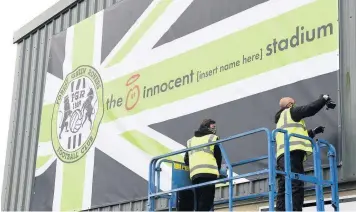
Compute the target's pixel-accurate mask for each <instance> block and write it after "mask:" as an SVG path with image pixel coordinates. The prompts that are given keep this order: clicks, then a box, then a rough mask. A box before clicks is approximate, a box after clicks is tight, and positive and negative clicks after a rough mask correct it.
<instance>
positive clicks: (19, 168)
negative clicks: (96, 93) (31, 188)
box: [14, 35, 33, 210]
mask: <svg viewBox="0 0 356 212" xmlns="http://www.w3.org/2000/svg"><path fill="white" fill-rule="evenodd" d="M32 39H33V36H32V35H31V36H30V37H29V38H28V41H29V42H28V49H27V50H26V54H27V56H26V61H25V66H24V71H25V74H26V75H25V76H26V77H25V78H24V80H23V83H22V89H23V90H24V92H23V95H22V96H21V98H22V99H21V108H23V109H21V114H22V116H21V119H22V121H21V122H22V128H21V129H22V130H21V131H20V134H21V136H20V137H19V139H20V140H19V141H18V142H19V144H20V145H19V150H20V151H18V152H16V156H15V157H16V161H15V172H17V176H16V179H17V180H16V181H17V183H16V184H17V185H16V187H15V189H14V192H15V193H14V195H15V197H16V199H15V200H16V201H15V202H14V210H22V209H21V204H22V202H21V201H20V199H21V195H22V193H23V189H22V188H23V187H21V186H23V185H22V183H21V181H22V179H23V167H24V166H25V165H26V161H25V160H26V158H24V155H23V154H24V152H25V151H26V147H27V144H28V142H27V141H28V139H27V136H28V130H27V125H28V120H29V119H30V118H29V117H28V116H27V114H28V110H29V105H28V99H29V91H30V89H29V87H30V84H29V83H30V78H31V66H32V56H33V55H32V46H33V42H32ZM20 188H21V189H20Z"/></svg>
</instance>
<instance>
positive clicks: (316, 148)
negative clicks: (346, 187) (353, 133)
mask: <svg viewBox="0 0 356 212" xmlns="http://www.w3.org/2000/svg"><path fill="white" fill-rule="evenodd" d="M259 132H265V133H266V136H267V141H268V156H261V157H258V158H253V159H248V160H243V161H240V162H235V163H231V162H230V160H229V158H228V156H227V153H226V151H225V149H224V148H223V146H222V143H223V142H226V141H230V140H234V139H237V138H242V137H245V136H248V135H252V134H256V133H259ZM277 133H283V134H284V162H285V170H284V172H283V171H278V170H276V154H275V147H276V139H275V137H276V134H277ZM291 137H297V138H301V139H306V140H308V141H310V142H311V144H312V148H313V160H314V176H307V175H304V174H298V173H293V172H291V166H290V163H289V161H290V152H289V147H290V144H289V140H290V138H291ZM216 144H218V145H219V146H220V149H221V153H222V157H223V159H224V160H225V163H226V165H227V168H228V171H229V175H228V176H229V177H227V178H224V179H217V180H214V181H210V182H206V183H201V184H196V185H190V186H185V187H181V188H176V189H172V190H169V191H162V192H159V189H160V171H161V168H160V166H161V164H162V163H163V162H168V163H171V162H172V161H170V160H167V159H163V158H167V157H170V156H173V155H178V154H181V153H185V152H188V151H191V150H195V149H199V148H202V147H206V146H211V145H216ZM321 147H326V148H328V154H327V156H328V158H329V165H330V180H323V176H322V167H321V157H320V148H321ZM160 159H163V160H160ZM265 159H268V169H263V170H260V171H256V172H251V173H247V174H242V175H238V176H233V174H232V172H233V171H232V168H233V167H235V166H240V165H244V164H248V163H253V162H256V161H260V160H265ZM159 160H160V161H159ZM158 161H159V163H158V165H157V162H158ZM156 165H157V166H156ZM156 172H157V186H156ZM266 173H268V182H269V191H268V192H264V193H260V194H252V195H248V196H243V197H237V198H233V197H234V194H233V180H235V179H239V178H246V177H251V176H254V175H260V174H266ZM277 173H278V174H280V175H284V176H285V191H286V192H285V207H286V208H285V209H286V211H292V210H293V204H292V186H291V181H292V179H296V180H301V181H304V182H310V183H313V184H315V190H316V203H317V210H318V211H324V197H323V188H324V187H331V192H332V206H333V208H334V210H335V211H339V196H338V179H337V176H338V175H337V166H336V151H335V148H334V147H333V145H331V144H329V143H328V142H327V141H325V140H322V139H319V140H318V141H314V139H312V138H310V137H306V136H302V135H298V134H288V133H287V131H286V130H283V129H275V130H273V131H272V132H271V131H270V130H269V129H267V128H258V129H255V130H251V131H247V132H244V133H240V134H236V135H233V136H230V137H227V138H224V139H220V140H218V141H216V142H214V143H207V144H202V145H199V146H194V147H191V148H186V149H182V150H178V151H174V152H171V153H168V154H164V155H160V156H157V157H154V158H153V159H152V160H151V162H150V165H149V176H148V210H149V211H154V210H155V199H156V198H158V197H161V198H169V199H170V201H169V210H171V200H172V199H171V198H170V197H171V196H170V195H171V194H172V193H174V192H178V191H183V190H188V189H193V188H197V187H202V186H206V185H211V184H218V183H224V182H229V198H228V200H222V201H217V202H214V204H223V203H226V202H228V205H229V211H233V202H234V201H241V200H246V199H252V198H257V197H264V196H268V198H269V209H270V211H274V200H275V197H276V175H277Z"/></svg>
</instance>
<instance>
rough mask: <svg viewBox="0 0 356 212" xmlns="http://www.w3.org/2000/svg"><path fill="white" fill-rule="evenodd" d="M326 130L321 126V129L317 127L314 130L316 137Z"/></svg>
mask: <svg viewBox="0 0 356 212" xmlns="http://www.w3.org/2000/svg"><path fill="white" fill-rule="evenodd" d="M324 128H325V127H323V126H319V127H316V128H315V129H313V133H314V134H315V135H316V134H319V133H323V132H324Z"/></svg>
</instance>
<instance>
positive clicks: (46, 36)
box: [1, 0, 356, 211]
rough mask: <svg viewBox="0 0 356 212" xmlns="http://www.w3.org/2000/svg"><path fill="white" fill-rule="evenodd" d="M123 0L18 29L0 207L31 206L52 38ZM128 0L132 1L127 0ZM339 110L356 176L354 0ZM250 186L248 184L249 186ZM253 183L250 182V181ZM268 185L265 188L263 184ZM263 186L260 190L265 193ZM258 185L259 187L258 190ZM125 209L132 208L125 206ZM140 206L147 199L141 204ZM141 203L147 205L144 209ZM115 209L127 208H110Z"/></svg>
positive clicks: (346, 9)
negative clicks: (41, 112)
mask: <svg viewBox="0 0 356 212" xmlns="http://www.w3.org/2000/svg"><path fill="white" fill-rule="evenodd" d="M120 1H122V0H84V1H80V2H79V1H76V0H61V1H59V2H58V3H57V4H56V5H55V6H54V7H52V8H50V9H49V10H48V11H46V12H45V13H44V14H42V15H41V16H39V17H38V18H36V19H35V20H34V21H33V22H31V23H29V24H28V25H26V26H25V27H23V28H22V29H20V30H19V31H18V32H16V33H15V37H14V41H15V42H16V44H17V46H18V48H17V60H16V70H15V76H14V90H13V99H12V110H11V119H10V123H9V124H10V127H9V132H8V144H7V146H8V148H7V153H6V164H5V172H4V182H3V188H2V199H1V209H2V210H3V211H4V210H21V211H24V210H28V209H29V206H30V196H31V195H30V194H31V192H33V191H32V188H33V186H34V185H33V183H34V181H33V179H34V167H35V161H36V160H35V158H36V149H37V148H36V147H37V138H38V131H39V128H38V126H39V120H40V111H41V105H42V96H43V88H44V86H43V85H44V83H45V78H44V77H45V73H46V68H47V67H46V64H47V62H48V59H49V58H48V54H49V47H50V42H51V38H52V36H53V35H54V34H57V33H59V32H61V31H63V30H65V29H67V28H68V27H70V26H71V25H73V24H76V23H78V22H79V21H81V20H83V19H85V18H87V17H88V16H90V15H92V14H94V13H96V12H98V11H100V10H102V9H105V8H107V7H109V6H111V5H113V4H115V3H117V2H120ZM126 1H129V0H126ZM340 11H341V15H340V19H339V20H340V21H341V23H340V30H341V35H340V40H341V42H340V48H341V52H340V54H341V57H340V58H341V61H340V66H341V76H340V80H339V83H340V89H341V94H342V95H341V98H340V103H341V104H339V105H340V107H339V108H340V109H341V113H342V119H341V121H340V126H339V127H341V128H340V130H341V129H342V130H341V131H342V133H343V136H342V137H343V145H342V149H343V155H342V161H343V164H342V168H341V169H340V171H339V173H340V179H342V180H346V179H347V180H351V179H355V177H356V166H355V164H354V162H355V161H356V154H355V152H356V141H355V139H354V137H355V136H356V131H355V130H353V129H354V126H356V123H355V122H356V113H355V112H354V110H353V109H354V108H356V95H355V93H356V85H355V82H356V60H355V58H356V19H355V18H356V2H355V1H354V0H342V1H340ZM246 186H249V185H246ZM251 186H252V184H251ZM262 187H264V186H262ZM262 187H261V188H260V189H259V190H260V191H262V190H263V189H262ZM257 189H258V188H257ZM126 206H127V207H125V208H124V209H126V210H127V209H129V210H130V209H134V207H132V204H131V203H130V204H126ZM137 206H139V207H140V208H144V203H143V201H142V202H139V203H138V205H137ZM142 206H143V207H142ZM110 208H113V209H116V210H118V209H123V208H120V206H119V208H118V207H110Z"/></svg>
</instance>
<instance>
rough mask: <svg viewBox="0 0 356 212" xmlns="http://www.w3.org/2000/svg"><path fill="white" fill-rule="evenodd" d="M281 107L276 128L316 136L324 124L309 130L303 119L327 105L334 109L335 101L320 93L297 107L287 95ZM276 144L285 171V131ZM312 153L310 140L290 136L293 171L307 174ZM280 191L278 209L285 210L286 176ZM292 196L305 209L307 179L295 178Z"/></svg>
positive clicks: (279, 163) (280, 166)
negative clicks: (306, 168)
mask: <svg viewBox="0 0 356 212" xmlns="http://www.w3.org/2000/svg"><path fill="white" fill-rule="evenodd" d="M279 105H280V110H279V111H278V112H277V114H276V116H275V123H276V124H277V127H276V128H281V129H284V130H287V131H288V134H291V133H295V134H300V135H304V136H309V137H311V138H314V137H315V135H316V134H319V133H323V132H324V127H323V126H319V127H316V128H315V129H312V130H311V129H310V130H307V129H306V125H305V121H304V118H307V117H311V116H314V115H315V114H316V113H318V112H319V111H320V110H321V109H322V108H323V107H324V106H325V105H327V107H328V108H332V109H333V108H335V106H336V104H335V103H334V102H332V100H331V98H330V97H329V95H320V97H319V98H318V99H317V100H315V101H313V102H311V103H310V104H308V105H305V106H296V104H295V100H294V99H293V98H291V97H284V98H282V99H281V100H280V102H279ZM276 146H277V155H276V156H277V169H278V170H280V171H284V134H283V133H278V134H277V136H276ZM312 152H313V150H312V146H311V143H310V141H308V140H305V139H300V138H296V137H292V138H291V139H290V163H291V171H292V172H294V173H300V174H304V166H303V162H304V161H305V160H306V158H307V156H308V155H310V154H311V153H312ZM279 177H280V178H279V181H278V193H277V203H276V210H277V211H285V178H284V176H282V175H279ZM292 193H293V194H292V199H293V210H294V211H302V208H303V203H304V182H303V181H299V180H292Z"/></svg>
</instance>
